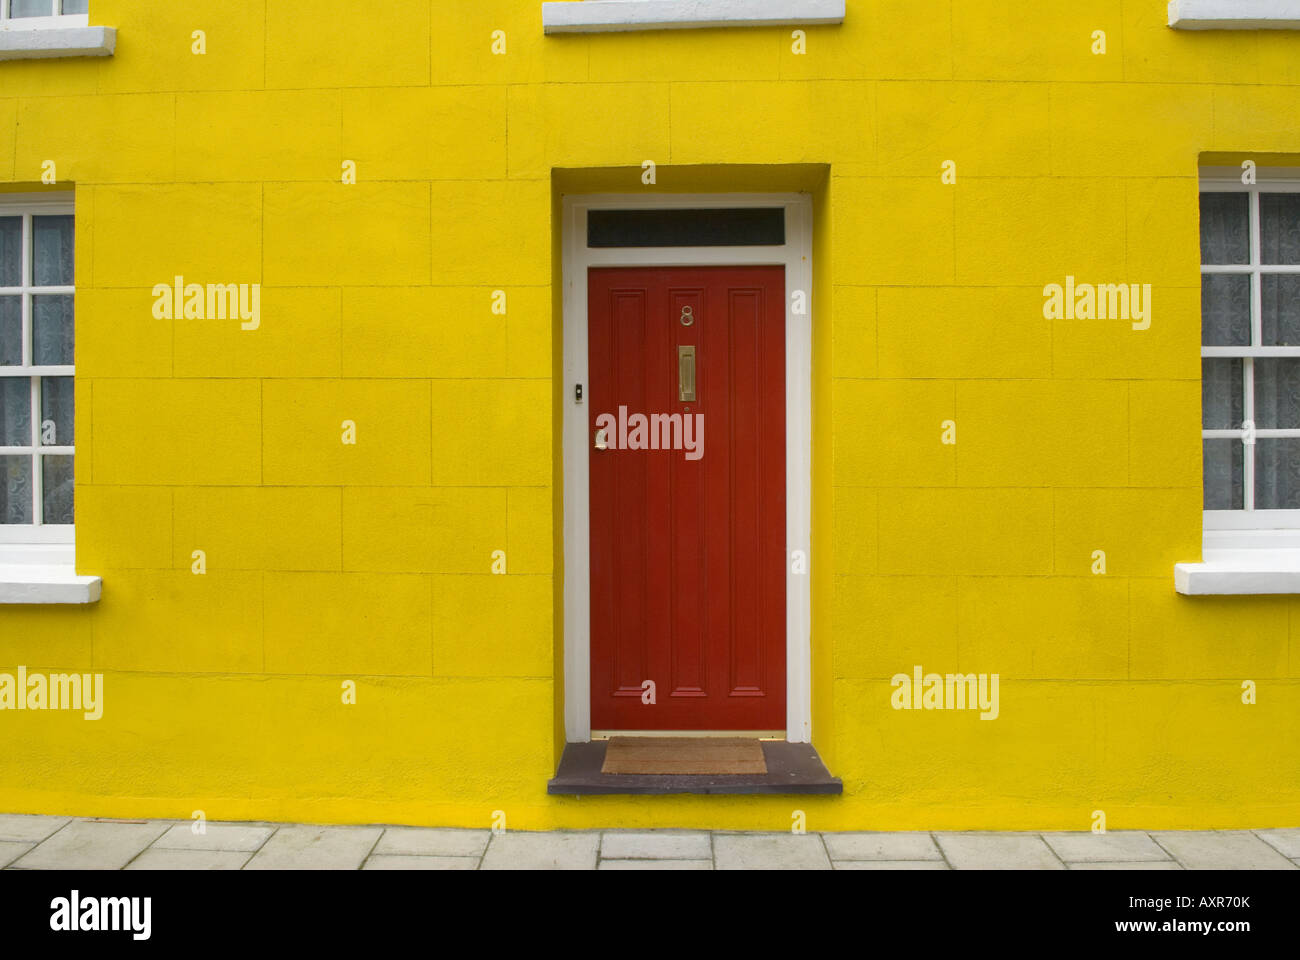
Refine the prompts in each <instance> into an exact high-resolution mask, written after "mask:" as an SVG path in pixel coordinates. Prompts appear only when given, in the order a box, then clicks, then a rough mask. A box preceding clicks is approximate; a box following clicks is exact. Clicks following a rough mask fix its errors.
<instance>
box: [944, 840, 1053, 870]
mask: <svg viewBox="0 0 1300 960" xmlns="http://www.w3.org/2000/svg"><path fill="white" fill-rule="evenodd" d="M935 839H936V840H937V841H938V842H939V846H940V848H941V849H942V850H943V853H944V856H945V857H947V858H948V862H949V863H950V864H952V866H953V868H954V869H957V870H1064V869H1065V864H1063V863H1061V861H1060V859H1059V858H1058V857H1057V856H1056V854H1054V853H1053V852H1052V848H1051V847H1049V846H1048V845H1047V844H1046V843H1044V842H1043V839H1042V838H1041V837H1040V836H1038V835H1037V834H1034V833H939V834H935Z"/></svg>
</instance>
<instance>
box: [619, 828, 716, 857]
mask: <svg viewBox="0 0 1300 960" xmlns="http://www.w3.org/2000/svg"><path fill="white" fill-rule="evenodd" d="M600 855H601V857H602V859H608V860H711V859H712V858H713V842H712V840H711V839H710V837H709V834H708V833H707V831H702V830H701V831H685V830H646V831H642V832H637V831H632V830H627V831H624V830H609V831H606V832H605V833H604V834H603V835H602V836H601V840H600Z"/></svg>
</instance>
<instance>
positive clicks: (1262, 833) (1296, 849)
mask: <svg viewBox="0 0 1300 960" xmlns="http://www.w3.org/2000/svg"><path fill="white" fill-rule="evenodd" d="M1255 836H1257V837H1259V838H1260V839H1261V840H1263V841H1264V842H1265V843H1267V844H1268V845H1269V846H1270V847H1272V848H1273V849H1274V850H1276V851H1277V852H1278V853H1280V854H1282V856H1284V857H1290V858H1291V859H1292V860H1294V859H1295V858H1297V857H1300V830H1256V831H1255Z"/></svg>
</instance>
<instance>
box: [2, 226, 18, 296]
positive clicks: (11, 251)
mask: <svg viewBox="0 0 1300 960" xmlns="http://www.w3.org/2000/svg"><path fill="white" fill-rule="evenodd" d="M22 285H23V218H22V217H0V287H21V286H22Z"/></svg>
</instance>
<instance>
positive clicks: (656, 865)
mask: <svg viewBox="0 0 1300 960" xmlns="http://www.w3.org/2000/svg"><path fill="white" fill-rule="evenodd" d="M599 869H601V870H712V869H713V861H712V860H602V861H600V868H599Z"/></svg>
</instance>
